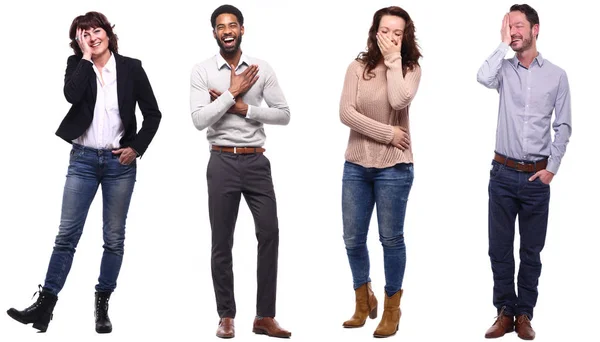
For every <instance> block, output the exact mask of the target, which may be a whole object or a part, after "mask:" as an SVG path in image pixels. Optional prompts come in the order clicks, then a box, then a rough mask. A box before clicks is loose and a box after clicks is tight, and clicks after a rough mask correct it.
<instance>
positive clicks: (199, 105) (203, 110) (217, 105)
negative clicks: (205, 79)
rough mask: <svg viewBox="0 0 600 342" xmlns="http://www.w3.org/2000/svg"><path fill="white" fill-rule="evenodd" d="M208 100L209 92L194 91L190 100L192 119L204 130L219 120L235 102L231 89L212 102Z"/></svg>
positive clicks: (198, 127)
mask: <svg viewBox="0 0 600 342" xmlns="http://www.w3.org/2000/svg"><path fill="white" fill-rule="evenodd" d="M207 98H208V99H207ZM208 101H210V95H209V94H208V92H207V93H206V94H194V92H192V96H191V100H190V104H191V112H192V121H193V122H194V126H196V128H197V129H198V130H203V129H205V128H207V127H209V126H211V125H213V124H214V123H215V122H217V121H219V119H221V117H223V115H225V113H227V110H228V109H229V108H230V107H231V106H233V105H234V104H235V101H234V100H233V96H232V95H231V93H229V91H226V92H224V93H223V94H221V96H219V97H218V98H216V99H215V100H214V101H212V102H208ZM207 102H208V103H207Z"/></svg>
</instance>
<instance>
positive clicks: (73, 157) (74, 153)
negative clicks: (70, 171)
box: [69, 148, 83, 164]
mask: <svg viewBox="0 0 600 342" xmlns="http://www.w3.org/2000/svg"><path fill="white" fill-rule="evenodd" d="M82 155H83V150H79V149H77V150H76V149H74V148H73V149H71V153H69V163H70V164H71V163H74V162H76V161H77V160H78V159H79V158H81V156H82Z"/></svg>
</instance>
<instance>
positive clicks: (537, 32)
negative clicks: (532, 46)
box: [531, 24, 540, 38]
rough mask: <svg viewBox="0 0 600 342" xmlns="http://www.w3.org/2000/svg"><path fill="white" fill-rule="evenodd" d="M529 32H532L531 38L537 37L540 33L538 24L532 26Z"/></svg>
mask: <svg viewBox="0 0 600 342" xmlns="http://www.w3.org/2000/svg"><path fill="white" fill-rule="evenodd" d="M531 31H532V32H533V37H534V38H535V37H537V35H538V34H539V33H540V24H535V25H533V27H532V28H531Z"/></svg>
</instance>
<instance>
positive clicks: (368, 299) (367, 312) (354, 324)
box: [343, 283, 377, 328]
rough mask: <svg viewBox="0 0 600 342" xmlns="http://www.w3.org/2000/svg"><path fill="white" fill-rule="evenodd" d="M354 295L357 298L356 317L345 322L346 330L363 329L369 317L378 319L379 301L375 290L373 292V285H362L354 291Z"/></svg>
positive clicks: (353, 316)
mask: <svg viewBox="0 0 600 342" xmlns="http://www.w3.org/2000/svg"><path fill="white" fill-rule="evenodd" d="M354 295H355V297H356V307H355V309H354V315H352V318H350V319H349V320H347V321H346V322H344V324H343V326H344V328H358V327H362V326H363V325H365V322H366V320H367V317H370V318H371V319H373V318H376V317H377V299H376V298H375V294H374V293H373V290H371V283H366V284H362V285H361V286H360V287H359V288H357V289H356V290H354Z"/></svg>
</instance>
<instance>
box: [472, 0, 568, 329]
mask: <svg viewBox="0 0 600 342" xmlns="http://www.w3.org/2000/svg"><path fill="white" fill-rule="evenodd" d="M538 33H539V18H538V14H537V12H536V11H535V10H534V9H533V8H531V7H530V6H529V5H526V4H523V5H513V6H512V7H511V8H510V13H507V14H506V15H505V16H504V20H503V22H502V30H501V37H502V42H501V43H500V45H499V46H498V48H497V49H496V50H495V51H494V52H493V53H492V54H491V55H490V56H489V57H488V59H487V60H486V61H485V62H484V63H483V65H482V66H481V68H480V69H479V72H478V73H477V81H478V82H479V83H481V84H483V85H484V86H486V87H487V88H491V89H496V90H497V91H498V93H499V95H500V104H499V111H498V126H497V131H496V148H495V156H494V160H493V161H492V169H491V171H490V183H489V227H488V228H489V256H490V260H491V264H492V273H493V275H494V291H493V303H494V306H495V307H496V308H497V311H498V317H497V318H496V321H495V322H494V324H493V325H492V327H491V328H489V329H488V331H487V332H486V334H485V337H486V338H496V337H500V336H503V335H504V334H505V333H506V332H510V331H513V329H515V330H516V331H517V334H518V336H519V337H520V338H522V339H526V340H532V339H533V338H535V332H534V331H533V329H532V327H531V319H533V308H534V307H535V304H536V302H537V297H538V291H537V285H538V279H539V276H540V274H541V269H542V264H541V260H540V252H541V251H542V249H543V247H544V243H545V239H546V228H547V223H548V205H549V202H550V185H549V184H550V182H551V181H552V179H553V177H554V175H556V174H557V172H558V169H559V167H560V164H561V161H562V157H563V156H564V154H565V151H566V148H567V144H568V142H569V137H570V136H571V98H570V93H569V82H568V80H567V74H566V73H565V71H564V70H562V69H561V68H559V67H558V66H556V65H554V64H552V63H551V62H550V61H548V60H547V59H544V58H543V57H542V54H540V53H538V51H537V47H536V41H537V37H538ZM509 47H510V48H512V49H513V51H515V52H516V54H515V56H514V57H512V58H509V59H505V58H504V56H505V55H506V53H507V52H508V49H509ZM553 111H554V121H553V122H552V123H551V121H552V112H553ZM551 129H554V141H552V136H551V131H550V130H551ZM517 216H518V217H519V233H520V240H521V241H520V249H519V256H520V264H519V273H518V276H517V289H518V292H515V283H514V273H515V261H514V254H513V245H514V235H515V221H516V218H517ZM515 317H516V319H515Z"/></svg>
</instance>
